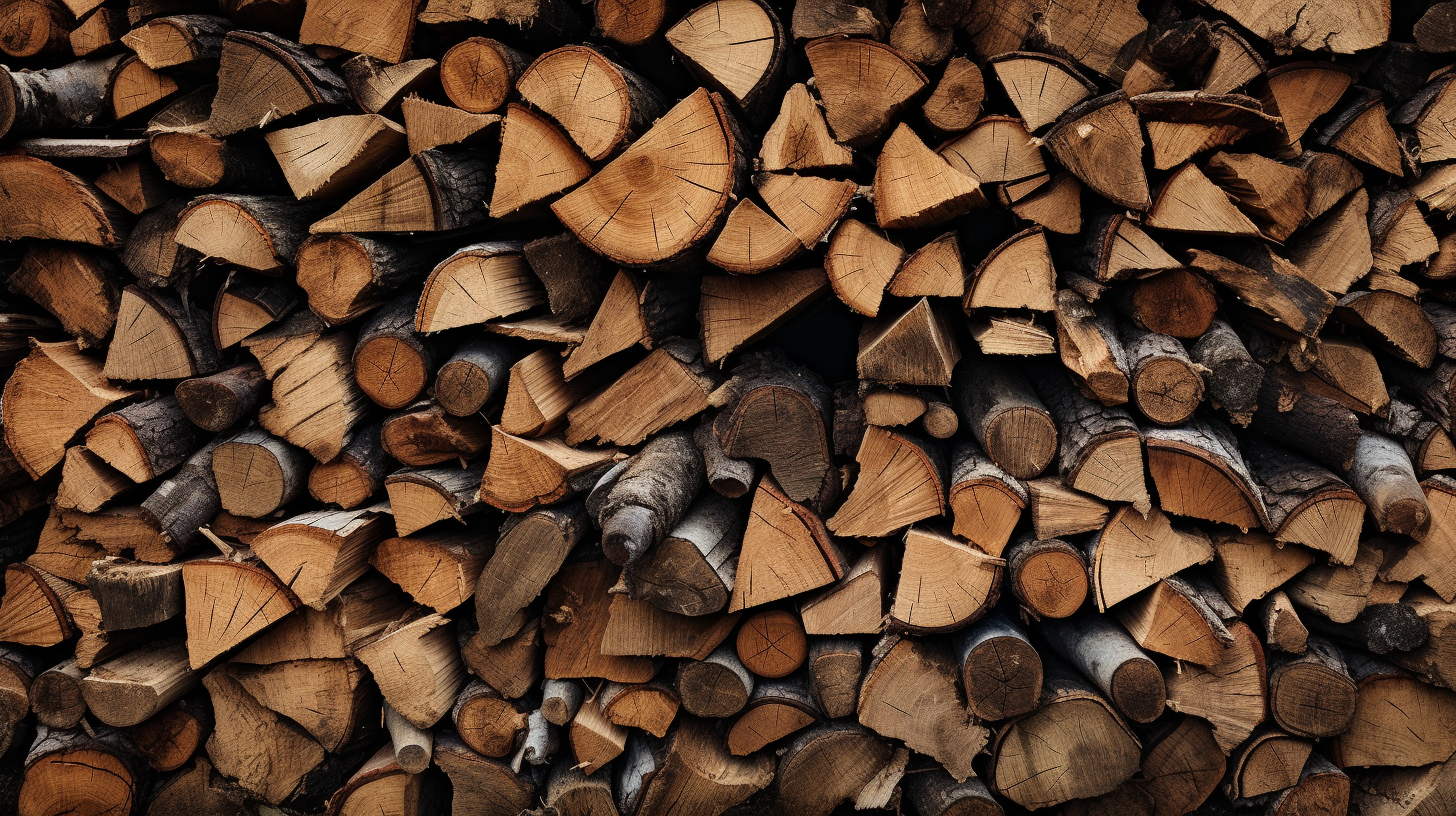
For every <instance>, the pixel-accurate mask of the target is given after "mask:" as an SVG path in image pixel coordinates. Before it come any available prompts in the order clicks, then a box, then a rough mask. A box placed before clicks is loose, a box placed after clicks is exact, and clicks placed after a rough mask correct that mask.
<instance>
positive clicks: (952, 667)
mask: <svg viewBox="0 0 1456 816" xmlns="http://www.w3.org/2000/svg"><path fill="white" fill-rule="evenodd" d="M958 673H959V672H958V671H957V670H956V664H955V661H954V659H953V658H952V657H951V654H950V651H949V650H948V649H944V648H942V647H937V646H933V645H931V644H928V643H924V642H923V641H912V640H908V639H905V640H902V639H899V638H897V637H895V636H891V637H889V638H887V639H885V640H883V641H881V642H880V644H879V645H878V646H877V647H876V649H875V657H874V659H873V660H872V661H871V663H870V666H869V668H868V670H867V671H866V674H865V681H864V685H863V686H862V687H861V688H860V696H859V721H860V724H861V725H864V726H866V727H868V728H872V729H874V730H875V731H877V732H878V733H879V734H881V735H882V736H885V737H887V738H890V739H900V740H904V742H905V744H906V746H907V747H909V748H910V749H911V750H915V751H919V752H921V753H924V754H927V755H928V756H931V757H934V758H935V759H936V760H938V761H940V762H941V763H942V764H943V765H945V766H946V770H947V771H949V772H950V774H951V776H953V777H955V778H956V779H958V780H964V779H966V778H968V777H970V776H972V775H973V773H974V772H973V771H972V770H971V767H970V759H971V757H972V756H974V755H975V754H976V753H978V752H979V751H980V750H981V749H982V748H983V747H985V745H986V741H987V738H988V736H989V732H988V731H987V729H985V728H984V727H981V726H979V725H977V724H976V723H975V721H974V719H973V715H972V714H971V712H970V710H969V709H968V708H966V706H965V702H964V698H963V696H962V695H961V694H960V693H959V692H958V690H957V689H956V688H955V680H956V675H957V674H958ZM932 722H933V723H936V724H937V725H939V724H943V723H947V722H948V723H953V726H952V727H951V728H949V729H946V728H940V727H932V728H926V727H925V725H924V724H925V723H932Z"/></svg>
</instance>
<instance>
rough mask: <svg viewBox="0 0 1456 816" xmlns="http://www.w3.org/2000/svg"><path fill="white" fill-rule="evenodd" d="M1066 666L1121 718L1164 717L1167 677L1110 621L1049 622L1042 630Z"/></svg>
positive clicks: (1097, 618) (1146, 719)
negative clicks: (1102, 696)
mask: <svg viewBox="0 0 1456 816" xmlns="http://www.w3.org/2000/svg"><path fill="white" fill-rule="evenodd" d="M1041 631H1042V632H1043V633H1044V634H1045V635H1046V640H1047V642H1048V643H1049V644H1051V647H1052V649H1053V650H1054V651H1056V653H1057V654H1058V655H1060V656H1061V657H1062V659H1063V660H1066V661H1068V662H1069V663H1070V664H1071V665H1073V666H1075V667H1077V669H1078V670H1079V671H1081V672H1082V674H1083V676H1085V677H1087V678H1089V679H1090V680H1092V681H1093V682H1094V683H1096V684H1097V687H1098V688H1099V689H1101V690H1102V692H1103V693H1104V694H1105V695H1107V699H1108V701H1109V702H1111V703H1112V705H1113V706H1114V707H1115V708H1116V709H1117V710H1118V712H1119V713H1121V714H1122V715H1123V716H1125V717H1127V718H1128V719H1130V720H1132V721H1134V722H1140V723H1147V722H1152V721H1153V720H1155V719H1157V717H1158V715H1160V714H1162V713H1163V704H1164V700H1165V698H1166V697H1167V694H1166V690H1165V689H1164V686H1163V676H1162V674H1161V673H1160V672H1159V671H1158V667H1157V665H1156V664H1155V663H1153V661H1152V659H1151V658H1149V657H1148V656H1147V654H1146V653H1145V652H1143V650H1142V649H1140V648H1138V644H1137V643H1135V642H1134V641H1133V639H1132V638H1131V637H1130V636H1129V635H1128V633H1127V631H1126V630H1125V629H1123V627H1122V626H1120V625H1119V624H1118V623H1116V622H1115V621H1113V620H1112V619H1111V618H1110V617H1109V616H1107V615H1092V614H1087V615H1082V616H1079V617H1073V618H1069V619H1066V620H1057V621H1051V622H1048V623H1047V624H1046V626H1044V627H1043V628H1042V630H1041Z"/></svg>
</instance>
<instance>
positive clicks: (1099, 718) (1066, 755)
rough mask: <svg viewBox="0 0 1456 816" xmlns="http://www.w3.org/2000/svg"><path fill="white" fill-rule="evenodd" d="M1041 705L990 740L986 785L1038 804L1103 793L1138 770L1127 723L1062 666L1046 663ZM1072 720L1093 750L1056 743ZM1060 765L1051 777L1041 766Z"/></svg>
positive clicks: (1135, 748) (1014, 798)
mask: <svg viewBox="0 0 1456 816" xmlns="http://www.w3.org/2000/svg"><path fill="white" fill-rule="evenodd" d="M1047 669H1048V670H1047V672H1046V675H1045V679H1044V681H1043V685H1042V704H1041V707H1040V708H1038V709H1037V710H1036V711H1035V712H1033V713H1031V714H1029V715H1027V716H1025V717H1021V718H1019V719H1015V720H1012V721H1010V722H1009V723H1007V724H1006V725H1005V726H1003V727H1002V728H1001V730H1000V732H999V733H997V735H996V739H995V741H994V743H993V745H992V748H991V751H992V762H993V764H992V772H991V774H990V780H991V786H992V787H993V789H994V790H996V791H997V792H999V793H1000V794H1001V795H1003V796H1006V797H1007V798H1009V799H1011V800H1012V801H1014V802H1016V803H1017V804H1020V805H1023V806H1032V807H1043V806H1048V805H1053V804H1057V803H1060V802H1064V801H1067V800H1070V799H1077V798H1083V797H1090V796H1098V795H1101V794H1103V793H1108V792H1110V791H1111V790H1113V789H1114V788H1116V787H1117V786H1118V785H1120V784H1122V782H1124V781H1126V780H1127V779H1128V778H1129V777H1131V776H1132V774H1133V773H1134V772H1135V771H1136V770H1137V765H1138V753H1139V750H1138V749H1139V747H1140V746H1139V743H1138V741H1137V739H1136V738H1135V737H1134V736H1133V734H1132V732H1131V731H1130V729H1129V728H1128V726H1127V725H1126V724H1125V723H1124V722H1123V721H1122V720H1121V718H1119V717H1118V716H1117V714H1115V713H1113V711H1112V709H1111V708H1110V707H1109V706H1108V704H1107V702H1106V701H1105V700H1103V699H1102V698H1101V697H1099V696H1098V695H1097V694H1095V693H1094V692H1093V691H1092V690H1091V688H1090V687H1089V686H1088V685H1087V684H1086V683H1085V681H1083V680H1082V679H1081V678H1080V677H1078V676H1076V675H1075V674H1074V673H1073V672H1072V671H1070V670H1069V669H1067V668H1066V667H1065V666H1063V665H1061V664H1058V663H1053V664H1050V665H1048V667H1047ZM1069 721H1072V722H1077V723H1078V724H1079V728H1081V729H1085V730H1084V731H1082V733H1085V734H1087V735H1089V736H1088V738H1089V739H1094V740H1095V744H1096V745H1097V750H1096V751H1095V752H1093V751H1086V752H1077V751H1062V750H1060V749H1058V748H1057V745H1058V743H1057V739H1058V737H1057V735H1058V734H1060V733H1063V732H1062V728H1063V727H1064V726H1063V725H1062V723H1065V722H1069ZM1043 766H1045V767H1053V768H1060V769H1062V771H1063V773H1061V774H1059V775H1057V776H1056V777H1053V778H1051V779H1044V778H1042V777H1041V776H1036V770H1033V769H1038V768H1041V767H1043Z"/></svg>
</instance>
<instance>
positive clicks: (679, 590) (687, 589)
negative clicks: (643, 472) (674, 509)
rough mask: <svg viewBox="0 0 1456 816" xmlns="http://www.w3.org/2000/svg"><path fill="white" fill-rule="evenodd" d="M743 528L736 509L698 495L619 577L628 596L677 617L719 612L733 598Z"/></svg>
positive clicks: (710, 496) (713, 496) (716, 497)
mask: <svg viewBox="0 0 1456 816" xmlns="http://www.w3.org/2000/svg"><path fill="white" fill-rule="evenodd" d="M744 524H745V521H744V516H743V513H742V512H741V509H740V508H739V506H737V505H736V504H735V503H733V502H731V501H729V500H728V499H725V498H723V497H722V496H719V495H716V494H712V493H704V494H702V495H700V496H699V497H698V499H697V501H695V502H694V503H693V505H692V506H691V507H689V508H688V510H687V513H686V514H684V516H683V517H682V520H681V521H679V522H678V524H677V525H676V526H675V527H673V528H672V529H671V530H669V531H668V533H667V535H666V536H665V537H664V538H663V540H662V543H660V544H658V545H657V546H656V547H654V548H653V549H651V550H649V551H648V552H647V554H646V555H644V556H643V557H642V558H640V559H639V560H638V561H637V562H636V563H634V564H632V565H631V566H629V567H628V568H627V569H626V570H625V571H624V572H623V575H622V578H623V581H624V582H625V583H626V585H627V591H628V592H629V593H630V595H631V597H632V598H634V599H640V600H644V601H647V602H649V603H652V604H653V605H655V606H658V607H660V608H662V609H664V610H666V611H668V612H675V613H677V614H680V615H707V614H711V613H713V612H717V611H719V610H722V609H723V608H724V607H726V606H727V604H728V599H729V596H731V595H732V593H733V581H734V575H735V573H736V572H737V568H738V548H739V547H741V546H742V540H743V530H744Z"/></svg>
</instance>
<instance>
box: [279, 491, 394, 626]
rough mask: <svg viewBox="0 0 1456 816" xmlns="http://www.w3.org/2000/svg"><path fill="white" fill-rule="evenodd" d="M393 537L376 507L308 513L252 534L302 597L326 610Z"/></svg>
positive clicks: (302, 599)
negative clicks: (385, 540)
mask: <svg viewBox="0 0 1456 816" xmlns="http://www.w3.org/2000/svg"><path fill="white" fill-rule="evenodd" d="M388 537H389V521H388V518H387V516H385V515H384V514H382V513H380V512H378V510H377V509H376V508H363V509H359V510H321V511H314V512H310V513H303V514H301V515H297V516H294V517H292V518H290V519H288V520H286V521H283V522H281V523H279V524H276V525H274V526H273V527H270V528H268V529H267V530H265V531H263V533H261V534H260V535H259V536H258V537H257V538H255V539H253V550H254V552H256V553H257V554H258V557H259V558H261V559H262V560H263V563H264V564H266V565H267V566H268V568H269V569H271V570H272V571H273V572H274V573H275V574H277V575H287V576H289V577H290V580H289V582H288V586H289V588H290V589H292V590H293V592H294V594H295V595H297V596H298V599H299V600H300V601H302V602H303V603H305V604H307V605H309V606H311V607H313V608H315V609H319V610H322V609H323V608H324V606H325V605H326V604H327V603H328V602H329V601H331V600H333V599H334V598H335V597H337V596H338V595H339V593H341V592H343V591H344V588H345V587H347V586H348V585H349V584H351V583H353V581H354V579H356V578H358V577H359V576H361V575H363V574H364V572H365V571H366V570H368V569H369V555H370V553H372V552H373V551H374V548H375V547H376V546H377V545H378V544H379V542H381V541H383V540H384V539H385V538H388Z"/></svg>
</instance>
